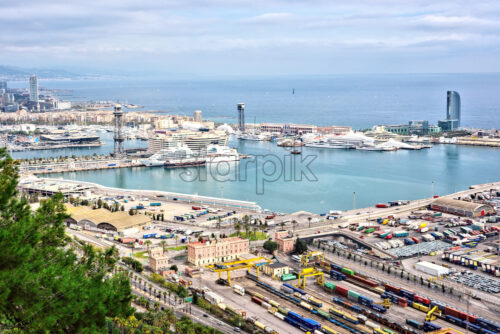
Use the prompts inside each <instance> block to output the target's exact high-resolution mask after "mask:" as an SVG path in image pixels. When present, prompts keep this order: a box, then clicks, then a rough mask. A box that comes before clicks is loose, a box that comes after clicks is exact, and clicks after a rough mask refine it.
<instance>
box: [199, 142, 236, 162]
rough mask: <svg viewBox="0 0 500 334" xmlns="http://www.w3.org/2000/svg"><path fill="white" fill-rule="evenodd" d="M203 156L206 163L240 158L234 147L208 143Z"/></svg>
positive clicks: (231, 160)
mask: <svg viewBox="0 0 500 334" xmlns="http://www.w3.org/2000/svg"><path fill="white" fill-rule="evenodd" d="M202 155H203V153H202ZM205 157H206V162H207V164H208V163H218V162H223V161H224V162H233V161H239V160H240V155H239V154H238V151H237V150H236V149H234V148H230V147H229V146H221V145H208V146H207V150H206V155H205Z"/></svg>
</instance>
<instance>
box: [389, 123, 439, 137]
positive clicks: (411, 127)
mask: <svg viewBox="0 0 500 334" xmlns="http://www.w3.org/2000/svg"><path fill="white" fill-rule="evenodd" d="M385 130H387V131H388V132H392V133H395V134H398V135H402V136H412V135H418V136H427V135H430V134H434V133H440V132H441V128H440V127H439V126H436V125H433V124H429V121H409V122H408V124H401V125H386V126H385Z"/></svg>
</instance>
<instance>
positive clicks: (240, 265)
mask: <svg viewBox="0 0 500 334" xmlns="http://www.w3.org/2000/svg"><path fill="white" fill-rule="evenodd" d="M271 262H272V261H271V260H270V259H268V258H266V257H255V258H252V259H245V260H238V261H230V262H222V263H215V264H210V265H208V266H206V267H207V268H208V269H210V270H212V271H213V272H216V273H219V279H221V273H222V272H226V273H227V282H228V284H229V285H231V271H233V270H240V269H247V271H248V272H249V273H250V268H252V267H255V269H256V270H257V279H258V278H259V269H260V267H261V266H264V265H266V264H270V263H271Z"/></svg>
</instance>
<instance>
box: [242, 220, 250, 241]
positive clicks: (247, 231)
mask: <svg viewBox="0 0 500 334" xmlns="http://www.w3.org/2000/svg"><path fill="white" fill-rule="evenodd" d="M243 228H244V229H245V237H247V238H248V239H250V236H249V235H248V234H249V232H250V225H249V224H248V223H244V225H243Z"/></svg>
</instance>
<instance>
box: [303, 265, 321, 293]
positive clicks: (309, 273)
mask: <svg viewBox="0 0 500 334" xmlns="http://www.w3.org/2000/svg"><path fill="white" fill-rule="evenodd" d="M323 275H324V274H323V272H322V271H319V270H316V268H312V267H310V268H304V269H303V270H302V271H301V272H300V273H299V284H298V285H297V286H298V287H299V288H302V289H305V288H306V278H308V277H313V276H317V278H316V281H317V282H318V285H323V283H324V282H325V278H324V277H323Z"/></svg>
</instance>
